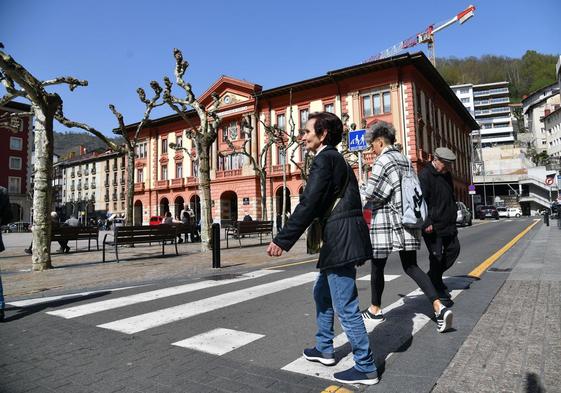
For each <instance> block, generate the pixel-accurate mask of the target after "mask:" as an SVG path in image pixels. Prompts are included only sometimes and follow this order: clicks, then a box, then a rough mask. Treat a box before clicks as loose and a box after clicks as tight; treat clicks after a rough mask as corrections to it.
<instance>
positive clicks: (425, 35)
mask: <svg viewBox="0 0 561 393" xmlns="http://www.w3.org/2000/svg"><path fill="white" fill-rule="evenodd" d="M474 12H475V6H473V5H470V6H469V7H468V8H466V9H465V10H463V11H462V12H460V13H459V14H458V15H456V16H454V17H453V18H452V19H450V20H448V21H446V22H443V23H441V24H438V25H435V24H432V25H430V26H429V27H427V29H426V30H425V31H423V32H422V33H419V34H416V35H414V36H412V37H409V38H407V39H405V40H403V41H400V42H398V43H397V44H395V45H393V46H392V47H390V48H388V49H386V50H384V51H382V52H380V53H378V54H377V55H374V56H372V57H370V58H368V59H366V60H365V61H364V63H368V62H370V61H375V60H380V59H385V58H386V57H391V56H395V55H397V54H398V53H399V52H401V51H403V50H405V49H408V48H411V47H413V46H415V45H417V44H427V46H428V52H429V59H430V61H431V62H432V64H433V65H434V66H436V58H435V56H434V35H435V33H437V32H439V31H440V30H443V29H445V28H447V27H448V26H450V25H452V24H454V23H456V22H460V24H463V23H464V22H466V21H467V20H468V19H470V18H471V17H472V16H473V15H474Z"/></svg>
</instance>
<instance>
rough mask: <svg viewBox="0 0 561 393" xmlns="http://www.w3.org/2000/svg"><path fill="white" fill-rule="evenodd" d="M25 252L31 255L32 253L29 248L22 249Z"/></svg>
mask: <svg viewBox="0 0 561 393" xmlns="http://www.w3.org/2000/svg"><path fill="white" fill-rule="evenodd" d="M23 251H24V252H25V253H26V254H28V255H31V254H33V252H32V251H31V248H26V249H25V250H23Z"/></svg>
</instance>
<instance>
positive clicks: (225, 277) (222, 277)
mask: <svg viewBox="0 0 561 393" xmlns="http://www.w3.org/2000/svg"><path fill="white" fill-rule="evenodd" d="M237 277H241V274H235V273H226V274H215V275H213V276H208V277H203V278H205V279H207V280H213V281H221V280H229V279H232V278H237Z"/></svg>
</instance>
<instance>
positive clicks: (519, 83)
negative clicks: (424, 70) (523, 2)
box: [436, 50, 559, 102]
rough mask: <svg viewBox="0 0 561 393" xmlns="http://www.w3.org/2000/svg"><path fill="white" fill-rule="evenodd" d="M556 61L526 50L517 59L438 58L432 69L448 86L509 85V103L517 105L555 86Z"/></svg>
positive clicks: (555, 58) (483, 57)
mask: <svg viewBox="0 0 561 393" xmlns="http://www.w3.org/2000/svg"><path fill="white" fill-rule="evenodd" d="M558 58H559V55H546V54H541V53H538V52H536V51H533V50H529V51H526V53H525V54H524V56H522V58H520V59H517V58H512V57H506V56H495V55H485V56H482V57H479V58H477V57H466V58H462V59H459V58H454V57H446V58H438V59H437V60H436V68H437V69H438V71H439V72H440V73H441V74H442V76H443V77H444V79H445V80H446V81H447V82H448V83H449V84H450V85H458V84H462V83H473V84H479V83H491V82H501V81H505V80H506V81H509V82H510V95H511V99H512V101H513V102H519V101H521V100H522V98H523V97H524V96H525V95H528V94H530V93H532V92H534V91H536V90H538V89H540V88H542V87H544V86H547V85H550V84H552V83H554V82H555V80H556V79H555V65H556V64H557V60H558Z"/></svg>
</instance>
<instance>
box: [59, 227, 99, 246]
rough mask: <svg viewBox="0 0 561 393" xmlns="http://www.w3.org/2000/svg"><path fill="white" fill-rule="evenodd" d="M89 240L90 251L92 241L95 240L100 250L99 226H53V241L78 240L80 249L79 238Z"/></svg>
mask: <svg viewBox="0 0 561 393" xmlns="http://www.w3.org/2000/svg"><path fill="white" fill-rule="evenodd" d="M86 239H87V240H88V251H90V249H91V247H90V245H91V241H92V240H95V244H96V247H97V250H98V251H99V228H98V227H69V226H60V227H56V228H53V229H52V231H51V242H60V241H65V242H68V241H70V240H75V241H76V248H75V249H76V251H77V250H78V240H86Z"/></svg>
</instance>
